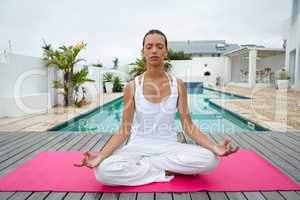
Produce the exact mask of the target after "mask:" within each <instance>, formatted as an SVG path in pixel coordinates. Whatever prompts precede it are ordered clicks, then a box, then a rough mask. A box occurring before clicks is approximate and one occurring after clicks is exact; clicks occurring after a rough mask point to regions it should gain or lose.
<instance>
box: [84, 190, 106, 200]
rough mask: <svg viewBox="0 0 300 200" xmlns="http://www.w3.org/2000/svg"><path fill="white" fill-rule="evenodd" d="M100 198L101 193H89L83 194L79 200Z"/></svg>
mask: <svg viewBox="0 0 300 200" xmlns="http://www.w3.org/2000/svg"><path fill="white" fill-rule="evenodd" d="M101 196H102V193H99V192H89V193H85V194H84V196H83V197H82V199H81V200H98V199H100V198H101Z"/></svg>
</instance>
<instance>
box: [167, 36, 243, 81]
mask: <svg viewBox="0 0 300 200" xmlns="http://www.w3.org/2000/svg"><path fill="white" fill-rule="evenodd" d="M168 48H169V49H172V50H173V51H176V52H178V51H183V52H184V54H186V55H190V56H191V57H192V59H191V60H172V61H171V64H172V66H173V67H172V71H171V73H173V74H174V75H175V76H176V77H178V78H181V79H182V80H183V81H185V82H203V83H204V84H206V83H207V84H211V85H215V84H216V79H217V77H220V81H221V82H222V83H225V82H228V78H229V77H228V76H227V62H226V57H224V54H225V53H226V52H229V51H232V50H234V49H239V48H240V46H239V45H237V44H228V43H226V42H225V41H224V40H202V41H190V40H188V41H171V42H169V44H168ZM207 72H209V73H210V76H205V75H204V74H205V73H207Z"/></svg>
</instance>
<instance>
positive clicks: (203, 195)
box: [191, 192, 209, 200]
mask: <svg viewBox="0 0 300 200" xmlns="http://www.w3.org/2000/svg"><path fill="white" fill-rule="evenodd" d="M191 198H192V200H199V199H201V200H209V197H208V192H191Z"/></svg>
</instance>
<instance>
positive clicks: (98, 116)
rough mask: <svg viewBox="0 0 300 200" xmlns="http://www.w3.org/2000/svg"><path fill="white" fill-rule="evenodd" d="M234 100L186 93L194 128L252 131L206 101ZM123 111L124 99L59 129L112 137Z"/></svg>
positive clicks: (207, 92) (221, 95)
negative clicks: (93, 132) (109, 134)
mask: <svg viewBox="0 0 300 200" xmlns="http://www.w3.org/2000/svg"><path fill="white" fill-rule="evenodd" d="M215 98H217V99H236V98H240V97H237V96H234V95H230V94H225V93H220V92H216V91H212V90H208V89H201V90H199V91H197V92H195V91H189V90H188V105H189V110H190V113H191V117H192V120H193V122H194V124H195V125H196V126H197V127H198V128H200V130H201V131H203V132H204V133H227V134H230V133H232V134H234V133H237V132H242V131H254V130H255V129H251V128H249V127H248V126H247V124H246V123H245V122H244V121H243V120H241V119H240V118H238V117H236V116H234V115H231V114H230V113H228V112H225V111H222V110H221V109H218V108H216V107H215V106H213V105H211V104H210V103H209V102H208V101H207V100H208V99H215ZM122 111H123V99H122V98H120V99H118V100H115V101H113V102H111V103H108V104H106V105H104V106H102V107H100V108H98V109H96V110H95V111H93V112H91V113H90V114H87V115H84V116H82V117H80V118H79V119H77V120H75V121H74V122H69V123H67V124H66V125H64V126H63V127H62V128H61V127H60V128H59V130H60V131H97V132H104V133H114V132H115V131H117V130H118V128H119V126H120V123H121V119H122ZM176 123H177V131H182V127H181V122H180V118H179V115H178V113H177V114H176Z"/></svg>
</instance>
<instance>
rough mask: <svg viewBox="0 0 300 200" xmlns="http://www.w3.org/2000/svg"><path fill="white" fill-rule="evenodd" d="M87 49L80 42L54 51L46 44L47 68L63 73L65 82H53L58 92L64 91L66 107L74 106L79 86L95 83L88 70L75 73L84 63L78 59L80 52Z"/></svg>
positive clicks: (44, 55)
mask: <svg viewBox="0 0 300 200" xmlns="http://www.w3.org/2000/svg"><path fill="white" fill-rule="evenodd" d="M85 47H86V44H84V43H83V42H80V43H78V44H76V45H74V46H73V45H71V46H65V45H63V46H61V47H59V48H58V49H57V50H53V49H52V47H51V45H50V44H47V43H46V42H44V46H42V49H43V51H44V52H43V60H44V61H45V64H46V66H47V67H52V66H53V67H57V68H58V69H59V70H61V71H62V72H63V80H55V81H53V87H54V88H55V89H57V90H62V91H61V93H62V94H63V95H64V105H65V106H69V105H73V104H74V100H75V99H74V92H76V91H78V89H79V86H80V85H82V84H83V83H85V82H94V80H91V79H88V68H87V67H84V68H82V69H81V70H79V71H77V72H75V69H74V66H75V64H77V63H79V62H81V61H84V59H78V58H77V57H78V54H79V52H80V51H81V50H82V49H84V48H85Z"/></svg>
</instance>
